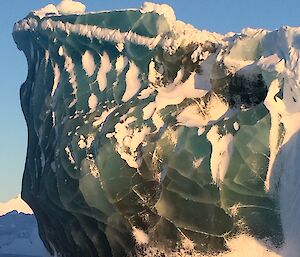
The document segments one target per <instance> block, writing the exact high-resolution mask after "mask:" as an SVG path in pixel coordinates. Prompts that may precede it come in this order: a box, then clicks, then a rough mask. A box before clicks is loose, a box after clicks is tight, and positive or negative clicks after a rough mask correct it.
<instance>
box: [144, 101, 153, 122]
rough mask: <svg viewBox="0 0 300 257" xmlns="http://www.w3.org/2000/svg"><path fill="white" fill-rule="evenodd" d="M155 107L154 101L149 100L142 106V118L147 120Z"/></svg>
mask: <svg viewBox="0 0 300 257" xmlns="http://www.w3.org/2000/svg"><path fill="white" fill-rule="evenodd" d="M155 109H156V103H155V102H151V103H149V104H148V105H146V106H145V107H144V108H143V119H144V120H148V119H150V118H151V117H152V115H153V114H154V112H155Z"/></svg>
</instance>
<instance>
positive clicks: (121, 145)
mask: <svg viewBox="0 0 300 257" xmlns="http://www.w3.org/2000/svg"><path fill="white" fill-rule="evenodd" d="M135 121H136V118H135V117H129V118H127V119H126V120H125V122H120V123H117V124H116V125H115V131H114V132H113V133H112V134H113V136H114V137H115V139H116V141H117V143H116V150H117V152H118V153H119V154H120V156H121V158H122V159H123V160H125V161H126V162H127V164H128V165H129V166H130V167H132V168H136V169H137V168H139V167H140V165H141V162H142V160H141V156H140V150H139V147H140V146H142V145H145V144H146V141H145V137H146V136H147V135H148V134H149V133H150V131H151V128H149V127H147V126H142V128H141V129H139V128H134V129H133V128H130V127H129V125H130V124H131V123H133V122H135Z"/></svg>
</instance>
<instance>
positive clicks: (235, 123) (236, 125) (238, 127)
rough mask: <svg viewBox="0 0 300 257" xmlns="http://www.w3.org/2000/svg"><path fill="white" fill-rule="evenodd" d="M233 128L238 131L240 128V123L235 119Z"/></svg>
mask: <svg viewBox="0 0 300 257" xmlns="http://www.w3.org/2000/svg"><path fill="white" fill-rule="evenodd" d="M233 128H234V129H235V130H236V131H238V130H239V129H240V124H239V123H238V122H237V121H236V122H234V123H233Z"/></svg>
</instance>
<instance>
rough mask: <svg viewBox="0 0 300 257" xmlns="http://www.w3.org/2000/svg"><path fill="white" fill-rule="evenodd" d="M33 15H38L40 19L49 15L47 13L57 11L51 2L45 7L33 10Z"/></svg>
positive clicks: (52, 13)
mask: <svg viewBox="0 0 300 257" xmlns="http://www.w3.org/2000/svg"><path fill="white" fill-rule="evenodd" d="M33 14H34V15H36V16H38V17H39V18H40V19H42V18H44V17H46V16H49V15H58V14H59V12H58V10H57V9H56V7H55V5H53V4H48V5H46V6H45V7H43V8H41V9H39V10H36V11H34V12H33Z"/></svg>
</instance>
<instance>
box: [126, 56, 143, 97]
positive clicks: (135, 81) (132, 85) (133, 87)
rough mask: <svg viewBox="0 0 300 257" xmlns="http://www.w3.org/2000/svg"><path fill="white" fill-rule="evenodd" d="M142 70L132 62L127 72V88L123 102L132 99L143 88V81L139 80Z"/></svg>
mask: <svg viewBox="0 0 300 257" xmlns="http://www.w3.org/2000/svg"><path fill="white" fill-rule="evenodd" d="M139 74H140V70H139V68H138V67H137V66H136V65H135V64H134V62H130V64H129V70H128V71H127V73H126V90H125V93H124V95H123V97H122V101H123V102H127V101H128V100H130V99H131V98H132V97H133V96H134V95H135V94H137V93H138V91H139V90H140V88H141V82H140V80H139Z"/></svg>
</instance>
